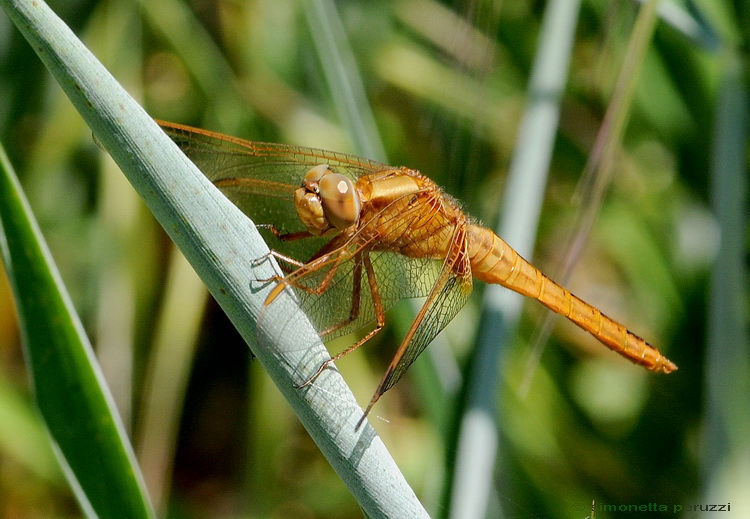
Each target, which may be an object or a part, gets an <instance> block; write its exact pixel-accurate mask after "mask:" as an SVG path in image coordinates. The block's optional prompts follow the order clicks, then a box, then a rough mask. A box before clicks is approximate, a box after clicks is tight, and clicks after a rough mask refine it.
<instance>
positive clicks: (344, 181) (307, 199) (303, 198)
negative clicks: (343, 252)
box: [294, 164, 362, 236]
mask: <svg viewBox="0 0 750 519" xmlns="http://www.w3.org/2000/svg"><path fill="white" fill-rule="evenodd" d="M294 205H295V207H296V208H297V214H298V215H299V217H300V220H302V223H304V224H305V226H306V227H307V230H308V231H309V232H310V234H314V235H316V236H319V235H321V234H323V233H324V232H326V231H327V230H329V229H332V228H335V229H339V230H341V229H346V228H347V227H351V226H352V225H354V224H355V223H357V220H359V212H360V208H361V206H362V203H361V201H360V199H359V193H357V189H356V188H355V187H354V183H353V182H352V181H351V180H350V179H349V178H348V177H346V176H344V175H341V174H340V173H334V172H333V171H331V169H330V168H329V167H328V164H319V165H318V166H315V167H314V168H312V169H311V170H310V171H308V172H307V174H306V175H305V178H304V180H303V181H302V186H301V187H300V188H299V189H297V191H296V192H295V194H294Z"/></svg>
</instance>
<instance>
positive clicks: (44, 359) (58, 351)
mask: <svg viewBox="0 0 750 519" xmlns="http://www.w3.org/2000/svg"><path fill="white" fill-rule="evenodd" d="M0 173H1V174H2V177H0V223H2V237H1V238H2V243H1V244H0V245H2V256H3V262H4V264H5V268H6V271H7V272H8V276H9V278H10V281H11V285H12V286H13V291H14V294H15V299H16V305H17V308H18V314H19V318H20V320H21V330H22V333H23V337H24V341H23V342H24V354H25V356H26V361H27V364H28V367H29V371H30V373H31V378H32V381H33V387H34V393H35V397H36V402H37V406H38V407H39V410H40V411H41V414H42V416H43V418H44V421H45V423H46V425H47V428H48V429H49V432H50V434H51V435H52V437H53V439H54V442H55V446H56V451H57V453H58V455H59V457H60V461H61V463H62V464H63V467H64V469H65V473H66V476H67V477H68V481H69V482H70V484H71V487H72V488H73V489H74V491H75V493H76V496H77V498H78V501H79V503H80V505H81V508H82V509H83V510H84V512H85V513H86V515H87V516H89V517H151V515H152V514H151V510H150V505H149V503H148V497H147V496H146V492H145V487H144V485H143V481H142V478H141V476H140V472H139V471H138V468H137V465H136V462H135V456H134V455H133V452H132V449H131V447H130V443H129V442H128V439H127V435H126V434H125V430H124V427H123V425H122V422H121V421H120V418H119V415H118V414H117V411H116V409H115V406H114V403H113V400H112V396H111V395H110V393H109V390H108V389H107V386H106V384H105V382H104V377H103V376H102V374H101V371H100V370H99V367H98V365H97V363H96V359H95V357H94V353H93V351H92V349H91V345H90V344H89V342H88V339H87V337H86V334H85V332H84V331H83V327H82V325H81V323H80V321H79V319H78V316H77V315H76V312H75V309H74V308H73V305H72V303H71V301H70V298H69V297H68V294H67V292H66V290H65V286H64V285H63V283H62V280H61V279H60V275H59V273H58V272H57V269H56V267H55V265H54V261H53V260H52V257H51V255H50V253H49V251H48V250H47V246H46V244H45V243H44V239H43V238H42V236H41V232H40V231H39V228H38V226H37V224H36V221H35V220H34V218H33V215H32V214H31V210H30V208H29V205H28V202H27V201H26V199H25V197H24V194H23V192H22V190H21V188H20V184H19V183H18V180H17V179H16V177H15V174H14V172H13V171H12V169H11V167H10V164H9V163H8V160H7V157H6V156H5V152H4V150H2V149H0Z"/></svg>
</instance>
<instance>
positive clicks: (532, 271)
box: [468, 225, 677, 373]
mask: <svg viewBox="0 0 750 519" xmlns="http://www.w3.org/2000/svg"><path fill="white" fill-rule="evenodd" d="M468 241H469V255H470V260H471V269H472V274H473V275H474V277H475V278H477V279H480V280H482V281H484V282H485V283H496V284H499V285H502V286H504V287H506V288H509V289H511V290H513V291H515V292H518V293H519V294H523V295H525V296H528V297H533V298H534V299H537V300H538V301H539V302H540V303H542V304H543V305H544V306H546V307H547V308H549V309H550V310H552V311H554V312H557V313H558V314H561V315H564V316H565V317H567V318H568V319H570V320H571V321H573V322H574V323H575V324H576V325H578V326H579V327H581V328H583V329H584V330H586V331H587V332H589V333H590V334H591V335H593V336H594V337H596V338H597V339H599V340H600V341H601V342H602V343H604V344H605V345H606V346H607V347H608V348H610V349H612V350H613V351H616V352H617V353H619V354H620V355H622V356H624V357H626V358H628V359H630V360H631V361H632V362H634V363H636V364H640V365H642V366H645V367H646V368H648V369H649V370H651V371H662V372H664V373H669V372H671V371H674V370H676V369H677V366H675V365H674V364H673V363H672V362H671V361H670V360H669V359H667V358H666V357H664V356H663V355H662V354H661V353H659V350H657V349H656V348H654V347H653V346H651V345H650V344H649V343H647V342H646V341H644V340H643V339H641V338H640V337H638V336H637V335H635V334H634V333H632V332H630V331H629V330H628V329H627V328H625V327H624V326H623V325H621V324H620V323H618V322H617V321H614V320H613V319H610V318H609V317H607V316H606V315H604V314H603V313H602V312H601V311H600V310H599V309H597V308H596V307H594V306H592V305H590V304H588V303H587V302H585V301H583V300H582V299H580V298H578V297H576V296H575V295H573V294H571V293H570V292H569V291H568V290H566V289H564V288H563V287H561V286H560V285H558V284H557V283H555V282H554V281H552V280H551V279H549V278H548V277H547V276H545V275H544V274H542V273H541V272H540V271H539V269H537V268H536V267H534V266H533V265H532V264H531V263H529V262H528V261H526V260H525V259H523V258H522V257H521V256H520V255H519V254H518V253H517V252H516V251H515V250H513V248H512V247H511V246H510V245H508V244H507V243H505V241H503V240H502V239H500V238H499V237H498V236H496V235H495V234H494V233H493V232H492V231H490V230H489V229H485V228H483V227H479V226H476V225H470V226H469V229H468Z"/></svg>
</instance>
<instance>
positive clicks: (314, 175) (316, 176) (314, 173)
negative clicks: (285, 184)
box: [302, 164, 330, 185]
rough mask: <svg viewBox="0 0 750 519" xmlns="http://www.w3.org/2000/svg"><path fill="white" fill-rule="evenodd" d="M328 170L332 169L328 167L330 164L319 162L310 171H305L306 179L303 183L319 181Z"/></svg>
mask: <svg viewBox="0 0 750 519" xmlns="http://www.w3.org/2000/svg"><path fill="white" fill-rule="evenodd" d="M328 171H330V170H329V169H328V164H318V165H317V166H315V167H314V168H312V169H310V171H308V172H307V173H305V179H304V181H303V183H302V184H303V185H305V184H310V183H313V182H318V181H320V179H321V178H322V177H323V175H325V174H326V172H328Z"/></svg>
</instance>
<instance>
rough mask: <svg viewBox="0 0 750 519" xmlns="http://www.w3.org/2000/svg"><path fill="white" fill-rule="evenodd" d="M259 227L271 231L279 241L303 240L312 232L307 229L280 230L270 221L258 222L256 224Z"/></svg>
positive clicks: (309, 236) (310, 235)
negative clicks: (294, 230)
mask: <svg viewBox="0 0 750 519" xmlns="http://www.w3.org/2000/svg"><path fill="white" fill-rule="evenodd" d="M256 227H259V228H261V229H267V230H269V231H271V234H273V235H274V236H276V238H278V239H279V240H281V241H295V240H304V239H305V238H311V237H312V234H310V232H309V231H298V232H281V231H280V230H278V229H277V228H276V226H275V225H274V224H272V223H259V224H257V225H256Z"/></svg>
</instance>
